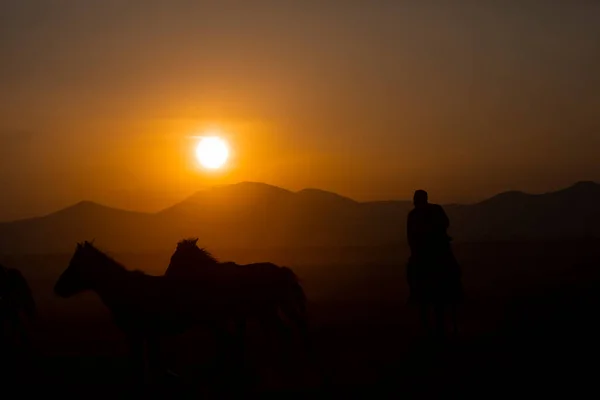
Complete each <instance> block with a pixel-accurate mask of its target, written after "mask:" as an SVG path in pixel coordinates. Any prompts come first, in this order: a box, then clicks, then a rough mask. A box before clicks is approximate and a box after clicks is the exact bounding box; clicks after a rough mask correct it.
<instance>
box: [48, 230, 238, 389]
mask: <svg viewBox="0 0 600 400" xmlns="http://www.w3.org/2000/svg"><path fill="white" fill-rule="evenodd" d="M87 290H92V291H95V292H96V293H97V294H98V296H99V297H100V299H101V300H102V302H103V303H104V305H106V306H107V307H108V308H109V310H110V311H111V313H112V316H113V318H114V321H115V323H116V325H117V326H118V327H119V328H120V329H121V330H123V331H124V332H125V334H126V335H127V338H128V341H129V344H130V346H131V350H132V355H133V360H134V362H135V363H136V364H137V365H136V370H135V372H136V373H138V374H140V373H141V375H138V376H137V377H138V378H141V379H143V378H144V377H145V370H146V366H148V367H150V368H151V369H150V372H151V373H152V374H155V373H157V372H160V371H157V370H155V369H154V367H155V362H156V361H157V357H158V351H159V346H158V341H159V339H160V337H161V336H164V335H175V334H180V333H183V332H184V331H186V330H187V329H189V328H191V327H193V326H196V325H202V326H205V327H209V328H211V327H213V326H214V325H215V324H216V323H217V322H218V321H221V320H222V319H223V316H226V315H243V313H244V312H245V311H246V310H245V305H243V304H240V303H239V302H236V301H233V299H232V298H231V297H229V296H228V295H229V293H230V292H229V291H224V290H223V289H222V288H218V287H215V285H214V283H213V282H208V281H203V280H190V281H186V280H175V279H169V278H167V277H164V276H151V275H147V274H145V273H143V272H141V271H129V270H127V269H126V268H125V267H123V266H122V265H121V264H119V263H118V262H116V261H115V260H113V259H112V258H111V257H109V256H108V255H106V254H104V253H103V252H101V251H100V250H98V249H97V248H95V247H94V246H93V245H92V244H91V243H89V242H87V241H86V242H83V243H79V244H77V248H76V250H75V253H74V254H73V256H72V258H71V261H70V263H69V266H68V267H67V269H66V270H65V271H64V272H63V273H62V275H61V276H60V277H59V279H58V281H57V282H56V284H55V286H54V291H55V293H56V294H57V295H59V296H61V297H63V298H67V297H71V296H73V295H75V294H77V293H80V292H83V291H87ZM145 345H147V346H148V347H147V351H146V350H145V349H144V346H145ZM146 353H147V356H148V362H146V360H145V356H146Z"/></svg>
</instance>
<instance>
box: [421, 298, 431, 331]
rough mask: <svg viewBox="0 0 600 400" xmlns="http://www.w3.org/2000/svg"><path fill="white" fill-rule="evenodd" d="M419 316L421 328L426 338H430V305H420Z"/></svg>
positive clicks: (423, 303)
mask: <svg viewBox="0 0 600 400" xmlns="http://www.w3.org/2000/svg"><path fill="white" fill-rule="evenodd" d="M419 314H420V317H421V327H422V328H423V331H424V333H425V335H426V336H429V333H430V330H431V326H430V323H429V304H427V303H425V302H422V303H421V304H420V305H419Z"/></svg>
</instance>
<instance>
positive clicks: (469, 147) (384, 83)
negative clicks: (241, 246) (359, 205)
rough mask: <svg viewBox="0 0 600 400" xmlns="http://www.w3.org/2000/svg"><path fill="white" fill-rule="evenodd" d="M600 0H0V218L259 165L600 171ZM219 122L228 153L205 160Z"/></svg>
mask: <svg viewBox="0 0 600 400" xmlns="http://www.w3.org/2000/svg"><path fill="white" fill-rule="evenodd" d="M598 21H600V2H598V1H593V0H589V1H583V0H582V1H576V0H570V1H551V0H547V1H526V0H525V1H483V0H478V1H475V0H473V1H463V2H460V1H452V2H450V1H445V0H439V1H423V0H419V1H418V2H417V1H405V2H403V1H400V0H397V1H393V0H388V1H384V0H370V1H367V0H360V1H359V0H344V1H342V0H335V1H327V0H305V1H300V0H298V1H284V0H271V1H266V0H265V1H260V0H253V1H248V0H244V1H223V0H221V1H211V2H209V1H199V0H194V1H192V0H188V1H184V0H164V1H157V0H127V1H125V0H123V1H116V0H85V1H83V0H2V1H1V2H0V188H1V190H0V193H1V195H0V219H7V218H17V217H22V216H29V215H36V214H39V213H45V212H49V211H53V210H55V209H58V208H61V207H64V206H67V205H69V204H71V203H74V202H77V201H79V200H82V199H89V200H95V201H98V202H101V203H105V204H108V205H113V206H117V207H126V208H130V209H140V210H157V209H159V208H161V207H163V206H167V205H169V204H170V203H173V202H175V201H178V200H180V199H182V198H183V197H185V196H186V195H188V194H191V193H192V192H194V191H196V190H198V189H200V188H202V187H205V186H206V185H213V184H222V183H232V182H237V181H244V180H252V181H263V182H266V183H271V184H275V185H279V186H283V187H286V188H289V189H292V190H297V189H301V188H304V187H318V188H322V189H328V190H332V191H336V192H339V193H341V194H344V195H348V196H350V197H353V198H356V199H397V198H408V197H410V196H411V194H412V191H413V190H414V189H416V188H420V187H423V188H425V189H428V190H429V191H430V192H431V197H432V198H434V199H435V200H438V201H443V202H447V201H461V202H462V201H465V202H471V201H475V200H478V199H481V198H483V197H486V196H488V195H492V194H495V193H496V192H500V191H504V190H509V189H520V190H525V191H531V192H541V191H547V190H553V189H557V188H561V187H563V186H566V185H569V184H571V183H573V182H575V181H578V180H584V179H585V180H587V179H591V180H600V157H599V156H598V154H600V73H598V71H600V40H599V38H600V23H598ZM209 126H218V127H221V129H222V130H223V131H224V132H226V134H227V135H226V136H227V138H228V139H229V140H230V142H231V144H232V146H233V150H234V152H235V154H234V158H233V160H232V163H231V164H230V166H229V168H228V169H227V171H223V172H221V173H219V174H207V173H206V172H204V171H202V170H200V169H199V168H197V166H196V165H195V163H194V160H193V146H194V139H193V138H191V137H190V136H191V135H194V134H198V133H201V132H202V131H203V129H205V128H206V127H209Z"/></svg>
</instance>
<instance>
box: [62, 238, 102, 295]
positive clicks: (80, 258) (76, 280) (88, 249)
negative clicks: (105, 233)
mask: <svg viewBox="0 0 600 400" xmlns="http://www.w3.org/2000/svg"><path fill="white" fill-rule="evenodd" d="M102 256H103V254H102V253H101V252H100V251H99V250H97V249H96V248H95V247H94V246H93V245H92V243H90V242H88V241H85V242H83V243H77V247H76V248H75V252H74V253H73V256H72V257H71V261H69V265H68V267H67V269H66V270H65V271H64V272H63V273H62V274H61V275H60V277H59V278H58V281H56V284H55V285H54V293H56V294H57V295H58V296H60V297H65V298H66V297H71V296H73V295H75V294H77V293H80V292H83V291H85V290H89V289H91V288H92V282H93V280H94V278H95V275H96V272H97V271H98V269H99V268H100V267H101V264H102V260H103V259H102ZM104 257H106V256H104Z"/></svg>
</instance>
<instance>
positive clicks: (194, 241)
mask: <svg viewBox="0 0 600 400" xmlns="http://www.w3.org/2000/svg"><path fill="white" fill-rule="evenodd" d="M177 249H178V250H194V251H200V253H201V255H202V257H204V258H205V259H207V260H208V261H210V262H212V263H215V264H218V263H219V260H217V258H216V257H215V256H213V255H212V254H211V253H210V252H209V251H208V250H206V249H205V248H204V247H198V238H188V239H183V240H180V241H179V242H178V243H177Z"/></svg>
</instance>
